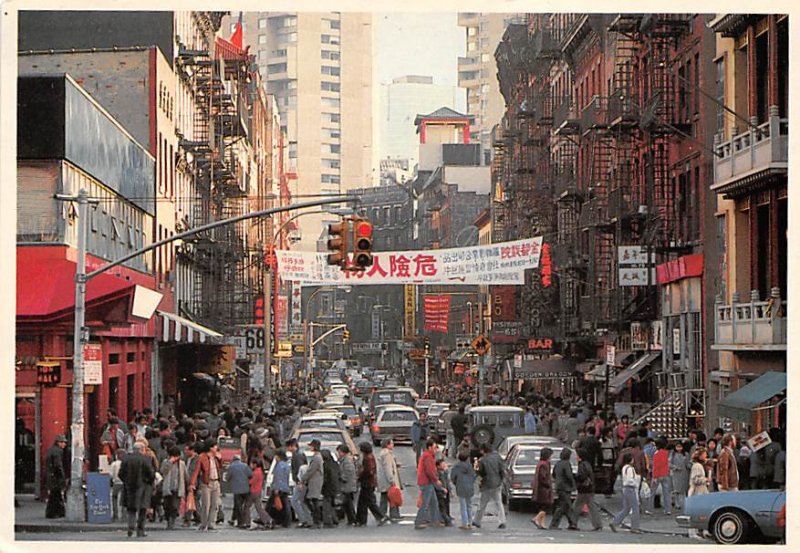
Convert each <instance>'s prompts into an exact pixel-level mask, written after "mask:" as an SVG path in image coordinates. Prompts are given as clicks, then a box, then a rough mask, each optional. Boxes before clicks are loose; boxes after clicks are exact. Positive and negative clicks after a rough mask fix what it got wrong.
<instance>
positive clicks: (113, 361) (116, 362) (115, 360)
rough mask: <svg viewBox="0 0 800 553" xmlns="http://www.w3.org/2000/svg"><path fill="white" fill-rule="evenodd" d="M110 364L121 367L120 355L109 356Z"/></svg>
mask: <svg viewBox="0 0 800 553" xmlns="http://www.w3.org/2000/svg"><path fill="white" fill-rule="evenodd" d="M108 364H109V365H119V353H109V354H108Z"/></svg>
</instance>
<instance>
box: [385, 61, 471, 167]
mask: <svg viewBox="0 0 800 553" xmlns="http://www.w3.org/2000/svg"><path fill="white" fill-rule="evenodd" d="M460 94H463V92H462V91H460V90H459V89H458V88H457V87H455V86H451V85H450V86H449V85H440V84H435V83H434V82H433V77H430V76H423V75H406V76H404V77H398V78H396V79H393V80H392V82H391V83H386V84H382V85H381V95H380V122H379V129H380V147H379V156H380V159H381V160H385V159H392V160H409V163H408V169H409V170H413V168H414V165H415V164H416V162H417V158H418V151H419V138H418V137H417V133H416V127H415V125H414V118H415V117H416V116H417V114H420V113H430V112H432V111H434V110H436V109H438V108H440V107H449V108H452V109H454V110H458V104H459V103H460V102H459V95H460Z"/></svg>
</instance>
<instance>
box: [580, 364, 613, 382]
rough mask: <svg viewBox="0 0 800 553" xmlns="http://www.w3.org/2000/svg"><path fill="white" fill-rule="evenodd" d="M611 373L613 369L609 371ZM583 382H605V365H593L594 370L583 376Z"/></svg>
mask: <svg viewBox="0 0 800 553" xmlns="http://www.w3.org/2000/svg"><path fill="white" fill-rule="evenodd" d="M609 371H611V372H612V373H613V372H614V371H613V369H609ZM583 379H584V380H588V381H589V382H605V381H606V364H605V363H600V364H599V365H594V368H593V369H592V370H590V371H589V372H587V373H586V374H585V375H583Z"/></svg>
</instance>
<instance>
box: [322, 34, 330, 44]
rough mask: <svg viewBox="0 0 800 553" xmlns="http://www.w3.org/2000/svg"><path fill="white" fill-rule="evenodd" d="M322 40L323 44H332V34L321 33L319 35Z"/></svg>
mask: <svg viewBox="0 0 800 553" xmlns="http://www.w3.org/2000/svg"><path fill="white" fill-rule="evenodd" d="M319 40H320V42H322V44H330V43H331V35H320V36H319Z"/></svg>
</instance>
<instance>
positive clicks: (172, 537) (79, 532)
mask: <svg viewBox="0 0 800 553" xmlns="http://www.w3.org/2000/svg"><path fill="white" fill-rule="evenodd" d="M367 439H369V435H368V434H366V433H365V434H364V436H362V437H361V438H359V439H357V440H356V442H359V441H362V440H367ZM376 449H377V448H376ZM377 452H378V451H377V450H376V453H377ZM395 457H396V458H397V462H398V464H399V465H400V477H401V479H402V482H403V484H404V488H403V506H402V507H401V515H402V520H401V521H400V522H398V523H395V524H391V525H386V526H383V527H380V528H378V527H377V526H376V522H375V520H374V519H373V518H372V516H371V515H370V520H369V524H368V527H367V528H352V527H348V526H341V527H339V528H332V529H321V530H306V529H297V528H289V529H276V530H271V531H262V530H249V531H248V530H240V529H236V528H234V527H232V526H229V525H228V524H227V523H225V524H223V525H220V526H219V528H220V529H219V531H217V532H208V533H202V534H200V533H198V531H197V530H196V529H194V528H178V529H176V530H171V531H167V530H166V529H165V526H166V523H164V522H161V523H153V524H148V525H147V532H148V534H149V535H148V537H146V538H142V539H143V540H146V541H154V542H156V541H158V542H192V541H204V542H207V541H208V542H214V541H221V542H225V541H236V542H327V541H335V542H365V541H366V542H386V541H388V542H430V541H431V540H433V541H435V542H436V543H495V542H500V541H502V542H509V543H520V544H522V543H550V542H553V543H559V544H560V543H567V544H568V543H608V544H617V543H619V544H628V543H630V544H634V543H639V544H672V543H676V542H677V543H695V544H697V543H699V542H697V541H694V540H690V539H689V538H688V537H687V532H686V530H684V529H681V528H679V527H678V526H677V524H676V523H675V519H674V517H672V516H670V517H667V516H664V515H656V516H648V515H643V516H642V519H641V529H642V531H643V532H644V533H643V534H639V535H636V534H631V533H630V532H628V531H627V530H626V529H621V530H620V532H619V533H616V534H615V533H612V532H611V531H610V529H609V528H608V522H609V520H610V518H611V517H610V514H609V513H613V512H616V511H617V510H619V509H620V508H621V506H622V500H621V497H620V496H619V494H615V495H614V496H613V497H611V498H605V497H604V496H602V495H601V496H598V498H597V499H598V502H599V503H600V504H601V505H602V506H603V507H604V510H605V511H606V512H605V513H604V515H603V523H604V528H603V531H602V532H591V531H589V530H590V526H591V525H590V523H589V520H588V518H587V517H586V516H584V517H581V519H580V521H579V527H580V528H581V530H580V531H577V532H575V531H567V530H566V521H562V528H563V529H562V530H560V531H552V530H539V529H537V528H536V527H534V526H533V524H532V523H531V522H530V518H531V516H532V512H531V509H527V510H521V511H511V512H509V513H507V527H506V528H505V529H502V530H501V529H498V528H497V526H498V522H497V516H496V514H495V513H493V512H491V508H490V511H489V512H488V513H487V514H486V515H485V516H484V519H483V523H482V525H481V528H480V529H477V528H475V529H473V530H469V531H467V530H461V529H459V528H458V524H459V520H458V519H459V515H458V512H459V510H458V501H457V500H455V501H453V502H452V503H451V508H450V513H451V515H453V516H454V517H455V519H456V522H455V525H454V526H453V527H451V528H433V527H430V528H427V529H425V530H415V529H414V516H415V514H416V502H417V494H418V489H417V486H416V470H415V458H414V451H413V449H412V448H411V447H410V446H408V445H397V446H395ZM479 497H480V496H479V495H477V494H476V495H475V497H474V498H473V504H474V507H473V512H474V510H475V509H476V508H477V503H478V500H479ZM17 499H18V500H19V503H20V506H19V507H18V508H17V509H16V512H15V531H16V538H17V540H22V541H28V540H37V541H38V540H44V541H48V540H64V541H98V542H103V541H118V540H128V539H129V538H127V536H126V532H125V526H124V524H122V523H114V524H94V525H90V524H87V523H73V522H68V521H66V520H65V519H58V520H49V519H46V518H45V517H44V509H45V505H44V503H42V502H39V501H35V500H34V499H33V496H30V495H28V496H24V495H23V496H17ZM223 504H224V505H225V513H226V516H228V517H229V516H230V513H231V509H232V504H233V497H232V496H231V495H230V494H228V495H227V496H226V497H224V498H223ZM131 539H132V540H137V538H131ZM707 543H709V544H710V543H711V542H710V541H709V542H707Z"/></svg>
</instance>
